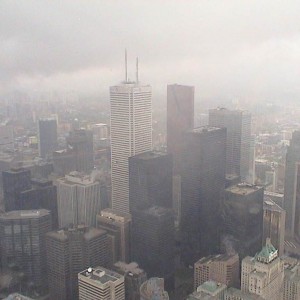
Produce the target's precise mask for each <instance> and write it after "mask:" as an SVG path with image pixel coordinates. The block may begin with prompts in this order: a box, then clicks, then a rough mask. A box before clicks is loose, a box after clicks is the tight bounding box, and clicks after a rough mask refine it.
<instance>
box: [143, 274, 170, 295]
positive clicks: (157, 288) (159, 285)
mask: <svg viewBox="0 0 300 300" xmlns="http://www.w3.org/2000/svg"><path fill="white" fill-rule="evenodd" d="M140 292H141V300H153V299H155V300H169V294H168V292H166V291H165V286H164V279H163V278H157V277H152V278H150V279H148V280H147V281H145V282H144V283H143V284H142V285H141V288H140Z"/></svg>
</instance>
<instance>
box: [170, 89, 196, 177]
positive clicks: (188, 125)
mask: <svg viewBox="0 0 300 300" xmlns="http://www.w3.org/2000/svg"><path fill="white" fill-rule="evenodd" d="M193 128H194V87H193V86H185V85H178V84H172V85H168V87H167V150H168V153H171V154H172V155H173V160H174V174H175V175H177V174H178V173H179V172H180V159H181V155H182V151H183V143H182V141H183V133H184V132H185V131H187V130H191V129H193Z"/></svg>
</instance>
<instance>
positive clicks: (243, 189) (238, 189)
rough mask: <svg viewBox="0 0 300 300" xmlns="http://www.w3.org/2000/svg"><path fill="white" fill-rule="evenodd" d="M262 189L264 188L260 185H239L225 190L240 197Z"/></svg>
mask: <svg viewBox="0 0 300 300" xmlns="http://www.w3.org/2000/svg"><path fill="white" fill-rule="evenodd" d="M260 189H262V187H261V186H258V185H252V184H248V183H239V184H235V185H232V186H230V187H228V188H227V189H225V191H226V192H231V193H233V194H238V195H249V194H252V193H254V192H256V191H258V190H260Z"/></svg>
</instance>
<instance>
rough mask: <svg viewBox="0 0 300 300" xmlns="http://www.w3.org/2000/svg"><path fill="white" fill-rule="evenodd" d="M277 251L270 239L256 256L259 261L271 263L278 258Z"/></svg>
mask: <svg viewBox="0 0 300 300" xmlns="http://www.w3.org/2000/svg"><path fill="white" fill-rule="evenodd" d="M277 252H278V251H277V249H276V248H275V247H274V246H273V245H272V244H271V241H270V239H267V241H266V245H265V246H264V247H263V248H262V249H261V251H260V252H258V253H257V254H256V255H255V258H256V259H257V260H258V261H261V262H264V263H269V262H271V261H272V260H273V259H275V258H276V257H277Z"/></svg>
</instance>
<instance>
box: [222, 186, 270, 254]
mask: <svg viewBox="0 0 300 300" xmlns="http://www.w3.org/2000/svg"><path fill="white" fill-rule="evenodd" d="M263 201H264V189H263V187H259V186H256V185H250V184H245V183H240V184H237V185H233V186H230V187H228V188H227V189H226V190H225V200H224V204H223V213H222V216H223V221H224V224H223V230H222V236H223V239H222V240H223V241H225V245H224V246H226V243H227V244H230V245H231V247H232V248H233V249H234V250H235V251H236V252H237V253H238V254H239V257H240V259H243V258H244V257H245V256H247V255H251V256H253V255H255V253H256V252H258V251H259V250H260V249H261V241H262V233H263Z"/></svg>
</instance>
